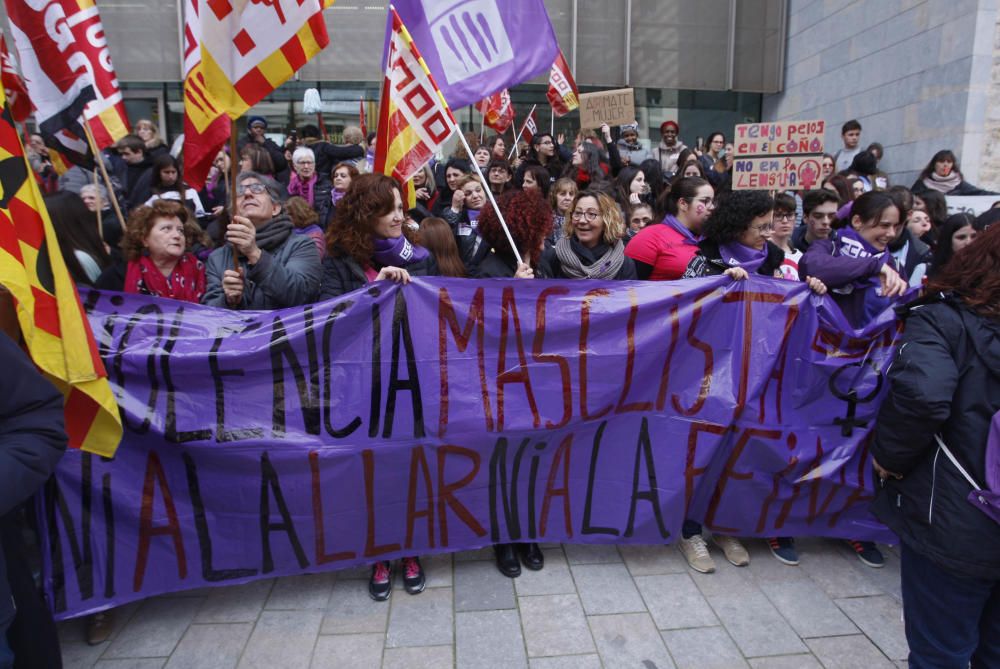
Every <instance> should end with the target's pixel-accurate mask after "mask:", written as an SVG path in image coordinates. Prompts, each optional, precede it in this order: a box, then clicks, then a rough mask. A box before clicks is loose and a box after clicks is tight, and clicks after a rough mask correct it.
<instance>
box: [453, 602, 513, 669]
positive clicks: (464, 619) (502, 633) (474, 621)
mask: <svg viewBox="0 0 1000 669" xmlns="http://www.w3.org/2000/svg"><path fill="white" fill-rule="evenodd" d="M455 661H456V666H458V667H461V668H462V669H495V667H504V669H518V668H519V667H527V666H528V658H527V657H526V656H525V653H524V638H523V637H522V636H521V620H520V617H519V616H518V615H517V611H514V610H511V611H463V612H460V613H456V614H455Z"/></svg>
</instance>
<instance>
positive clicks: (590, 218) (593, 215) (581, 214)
mask: <svg viewBox="0 0 1000 669" xmlns="http://www.w3.org/2000/svg"><path fill="white" fill-rule="evenodd" d="M600 216H601V212H599V211H580V210H579V209H577V210H576V211H574V212H573V215H572V216H570V218H572V219H573V220H574V221H579V220H580V219H581V218H583V219H586V220H587V222H588V223H593V222H594V221H596V220H597V219H598V218H600Z"/></svg>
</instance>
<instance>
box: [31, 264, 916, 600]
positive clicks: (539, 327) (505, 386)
mask: <svg viewBox="0 0 1000 669" xmlns="http://www.w3.org/2000/svg"><path fill="white" fill-rule="evenodd" d="M82 297H83V298H84V301H85V303H86V306H87V308H88V311H89V314H90V319H91V324H92V325H93V327H94V331H95V333H96V335H97V337H98V340H99V345H100V348H101V352H102V355H103V357H104V360H105V363H106V365H107V368H108V372H109V375H110V377H111V382H112V386H113V387H114V389H115V392H116V394H117V398H118V401H119V404H120V406H121V408H122V415H123V419H124V421H125V439H124V441H123V443H122V445H121V447H120V448H119V450H118V455H117V456H116V457H115V458H114V459H113V460H104V459H101V458H98V457H94V456H90V455H86V454H81V453H79V452H72V453H69V454H67V456H66V458H65V459H64V461H63V463H62V464H61V466H60V468H59V470H58V472H57V475H56V476H55V478H54V479H53V481H52V482H50V484H49V485H48V486H47V488H46V489H45V494H44V495H42V496H41V497H40V501H39V508H40V509H41V516H42V518H43V535H44V539H43V542H44V544H45V545H44V549H45V555H46V557H47V560H46V561H47V564H46V579H47V585H48V589H49V594H50V596H51V601H52V602H53V605H54V608H55V611H56V614H57V617H59V618H68V617H73V616H77V615H80V614H84V613H88V612H92V611H95V610H99V609H102V608H107V607H108V606H113V605H118V604H121V603H124V602H127V601H130V600H134V599H138V598H143V597H148V596H150V595H155V594H159V593H164V592H170V591H174V590H182V589H186V588H195V587H202V586H207V585H225V584H230V583H239V582H244V581H248V580H252V579H256V578H264V577H273V576H281V575H286V574H295V573H301V572H309V571H319V570H330V569H341V568H343V567H347V566H351V565H359V564H366V563H370V562H372V561H374V560H376V559H389V558H393V557H398V556H402V555H425V554H428V553H436V552H446V551H455V550H460V549H469V548H476V547H480V546H484V545H488V544H490V543H493V542H498V541H508V540H540V541H562V542H585V543H636V544H667V543H671V542H673V541H674V540H675V539H676V538H677V537H678V536H679V533H680V527H681V523H682V521H683V520H684V519H685V518H692V519H696V520H701V521H703V522H704V524H705V525H706V526H707V527H708V528H709V529H711V530H714V531H717V532H724V533H729V534H735V535H739V536H748V537H750V536H774V535H787V536H796V535H821V536H831V537H850V538H856V539H877V540H888V539H891V535H889V534H888V532H887V531H886V530H885V528H883V527H882V526H881V525H879V524H878V523H877V522H876V521H875V520H874V519H872V518H871V516H870V515H869V514H868V511H867V504H868V501H869V500H870V499H871V496H872V492H873V485H874V483H873V478H872V472H871V469H870V465H869V463H868V460H869V458H868V455H867V453H868V439H869V436H870V433H871V428H872V423H873V420H874V417H875V415H876V413H877V411H878V405H879V402H880V400H881V397H882V394H883V393H882V391H883V390H884V388H883V385H884V384H883V372H884V370H885V368H886V367H887V366H888V364H889V361H890V359H891V356H892V352H893V343H894V341H895V338H896V335H897V332H898V330H897V324H896V322H895V320H894V319H893V316H892V313H891V312H887V313H886V314H884V315H883V317H882V318H881V319H880V320H879V321H878V322H876V323H874V324H872V326H870V327H869V329H867V330H866V331H864V332H855V331H852V330H850V329H849V328H848V326H847V325H846V323H845V322H844V320H843V318H842V316H841V315H840V313H839V311H838V310H837V308H836V306H835V305H833V303H832V302H831V301H830V300H829V299H828V298H820V297H817V296H815V295H812V294H811V293H810V292H809V291H808V290H807V289H806V287H805V286H804V285H802V284H796V283H792V282H788V281H779V280H771V279H758V278H753V279H751V280H749V281H745V282H732V281H730V280H729V279H728V278H724V277H723V278H716V279H699V280H690V281H684V282H674V283H650V282H634V283H631V282H630V283H605V282H590V281H568V282H566V281H563V282H557V281H541V280H535V281H514V280H493V281H471V280H456V279H422V280H417V281H415V282H414V283H413V284H411V285H409V286H406V287H402V288H401V287H398V286H395V285H391V284H378V285H375V286H371V287H369V288H368V289H366V290H363V291H358V292H355V293H351V294H349V295H345V296H343V297H342V298H340V299H337V300H332V301H329V302H324V303H321V304H315V305H310V306H307V307H302V308H297V309H287V310H282V311H275V312H233V311H225V310H218V309H212V308H208V307H201V306H198V305H191V304H186V303H182V302H175V301H171V300H158V299H153V298H144V297H139V296H123V295H120V294H116V293H98V292H91V293H89V294H84V295H82ZM664 550H667V549H664Z"/></svg>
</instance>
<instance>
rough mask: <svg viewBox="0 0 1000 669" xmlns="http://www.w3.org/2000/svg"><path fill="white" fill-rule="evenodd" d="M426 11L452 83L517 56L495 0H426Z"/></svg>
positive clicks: (446, 75) (443, 67)
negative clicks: (456, 0)
mask: <svg viewBox="0 0 1000 669" xmlns="http://www.w3.org/2000/svg"><path fill="white" fill-rule="evenodd" d="M424 11H425V12H427V20H428V22H429V23H430V27H431V32H432V34H433V35H434V37H435V42H436V43H437V44H438V51H439V54H440V56H441V64H442V69H443V70H444V74H445V78H446V79H447V81H448V83H449V84H453V83H456V82H459V81H464V80H465V79H469V78H471V77H474V76H476V75H477V74H480V73H482V72H486V71H487V70H491V69H493V68H494V67H497V66H498V65H502V64H504V63H506V62H509V61H510V60H512V59H513V58H514V50H513V49H512V48H511V45H510V39H509V38H508V37H507V30H506V29H505V27H504V23H503V19H502V18H501V16H500V10H499V8H498V7H497V4H496V2H495V1H494V0H460V1H459V2H455V1H454V0H425V2H424ZM442 47H443V48H442Z"/></svg>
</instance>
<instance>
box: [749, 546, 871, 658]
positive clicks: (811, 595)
mask: <svg viewBox="0 0 1000 669" xmlns="http://www.w3.org/2000/svg"><path fill="white" fill-rule="evenodd" d="M776 562H777V560H776ZM760 587H761V589H762V590H763V591H764V594H765V595H767V598H768V599H770V600H771V603H772V604H774V606H775V607H776V608H777V609H778V611H780V612H781V615H783V616H784V617H785V620H787V621H788V623H789V624H790V625H791V626H792V629H794V630H795V631H796V633H798V635H799V636H800V637H802V638H803V639H805V638H808V637H817V636H839V635H843V634H857V632H858V628H857V627H856V626H855V625H854V623H852V622H851V621H850V619H849V618H848V617H847V616H845V615H844V614H843V612H842V611H841V610H840V609H839V608H838V607H837V605H836V604H834V603H833V600H831V599H830V598H829V596H827V594H826V593H825V592H823V590H822V588H820V587H819V586H818V585H816V584H815V583H813V582H812V581H805V582H802V581H787V582H785V583H777V582H772V583H763V584H761V586H760Z"/></svg>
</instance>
